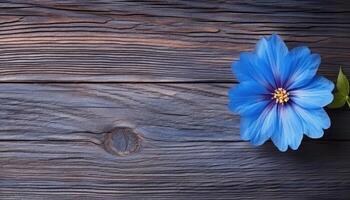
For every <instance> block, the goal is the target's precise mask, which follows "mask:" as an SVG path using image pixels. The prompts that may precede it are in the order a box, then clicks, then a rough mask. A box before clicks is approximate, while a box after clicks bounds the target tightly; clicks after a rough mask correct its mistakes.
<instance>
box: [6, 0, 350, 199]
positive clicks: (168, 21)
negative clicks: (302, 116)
mask: <svg viewBox="0 0 350 200" xmlns="http://www.w3.org/2000/svg"><path fill="white" fill-rule="evenodd" d="M271 33H279V34H280V35H282V37H283V38H284V39H285V40H286V41H287V43H288V45H289V46H291V47H294V46H297V45H301V44H306V45H308V46H310V47H311V48H312V50H313V51H314V52H317V53H320V54H321V55H322V58H323V63H322V66H321V69H320V73H321V74H323V75H325V76H327V77H328V78H331V79H334V78H335V77H336V74H337V70H338V67H339V65H342V66H343V68H344V69H345V70H344V71H345V72H346V73H347V74H350V68H349V67H348V66H347V65H348V63H350V48H349V46H350V38H349V35H350V3H349V2H347V1H275V0H272V1H266V2H263V1H259V2H254V1H244V2H240V1H156V0H152V1H151V0H150V1H131V0H125V1H107V0H101V1H80V0H68V1H49V0H40V1H39V0H38V1H24V0H22V1H20V0H17V1H0V199H347V198H349V196H350V128H349V126H348V125H347V123H348V121H349V120H350V115H349V111H348V110H347V109H343V110H336V111H335V110H331V111H329V114H330V116H331V118H332V123H333V124H332V127H331V128H330V129H329V130H328V131H327V132H326V135H325V137H324V138H323V139H321V140H310V139H307V138H306V139H304V141H303V143H302V145H301V148H300V149H299V150H298V151H288V152H286V153H280V152H278V151H277V150H276V148H275V147H274V146H273V145H272V143H271V142H267V143H266V144H265V145H263V146H261V147H253V146H251V145H250V144H249V143H247V142H243V141H241V140H240V138H239V117H238V116H235V115H233V114H231V113H230V112H229V111H228V110H227V101H228V99H227V89H228V88H229V87H230V86H232V85H233V82H235V78H234V77H233V76H232V75H231V72H230V64H231V62H232V60H235V59H237V58H238V55H239V52H241V51H246V50H251V49H253V48H254V43H255V42H256V41H257V40H258V39H259V37H260V36H262V35H269V34H271ZM161 82H163V83H161ZM180 82H186V83H180Z"/></svg>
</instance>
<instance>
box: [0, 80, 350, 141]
mask: <svg viewBox="0 0 350 200" xmlns="http://www.w3.org/2000/svg"><path fill="white" fill-rule="evenodd" d="M230 86H231V84H215V83H212V84H105V85H101V84H1V85H0V94H1V95H0V105H1V106H0V140H12V139H14V140H15V139H18V138H22V137H24V138H26V139H27V140H36V139H38V138H41V139H48V140H50V139H56V138H57V137H59V138H60V139H71V138H72V137H73V138H77V139H84V138H85V137H86V134H87V133H89V134H91V135H95V136H96V137H97V136H100V135H102V134H103V133H106V132H108V131H111V130H113V129H115V128H118V127H130V128H132V129H134V130H135V131H136V132H141V133H142V134H143V135H145V136H147V137H150V138H159V137H167V138H168V139H167V140H172V141H175V140H176V141H198V140H200V141H237V140H240V137H239V117H238V116H236V115H233V114H232V113H230V112H229V110H228V108H227V104H228V97H227V91H228V88H229V87H230ZM330 116H331V118H332V121H333V126H332V128H331V129H330V130H329V131H328V132H327V134H326V135H327V137H326V139H337V140H346V139H350V137H349V135H350V132H349V131H350V130H348V129H344V125H345V124H346V121H348V120H349V116H350V115H349V112H348V111H347V110H333V111H332V112H330Z"/></svg>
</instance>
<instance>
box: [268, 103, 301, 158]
mask: <svg viewBox="0 0 350 200" xmlns="http://www.w3.org/2000/svg"><path fill="white" fill-rule="evenodd" d="M278 115H279V116H278V120H279V123H278V130H277V131H276V132H275V133H274V134H273V135H272V137H271V139H272V142H273V143H274V144H275V145H276V146H277V148H278V149H279V150H280V151H283V152H284V151H286V150H287V149H288V145H289V146H290V147H291V148H292V149H293V150H296V149H298V147H299V145H300V143H301V140H302V139H303V126H302V123H301V120H300V118H299V116H298V115H297V113H296V112H295V110H294V109H293V107H292V106H291V105H290V104H288V105H284V106H279V107H278Z"/></svg>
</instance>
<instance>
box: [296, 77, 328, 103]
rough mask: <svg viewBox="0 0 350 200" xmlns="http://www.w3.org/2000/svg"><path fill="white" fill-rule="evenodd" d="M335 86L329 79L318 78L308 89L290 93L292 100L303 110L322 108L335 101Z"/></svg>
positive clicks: (313, 80)
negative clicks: (333, 91)
mask: <svg viewBox="0 0 350 200" xmlns="http://www.w3.org/2000/svg"><path fill="white" fill-rule="evenodd" d="M333 89H334V84H333V83H332V82H331V81H329V80H328V79H326V78H324V77H321V76H316V77H315V78H313V79H312V80H311V81H310V83H309V84H308V85H307V86H306V87H302V88H300V89H296V90H292V91H290V95H291V100H292V101H293V102H295V103H296V104H298V105H299V106H301V107H303V108H310V109H312V108H320V107H324V106H326V105H328V104H329V103H331V102H332V100H333V95H332V90H333Z"/></svg>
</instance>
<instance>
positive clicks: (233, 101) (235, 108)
mask: <svg viewBox="0 0 350 200" xmlns="http://www.w3.org/2000/svg"><path fill="white" fill-rule="evenodd" d="M267 94H268V91H267V90H266V89H265V88H264V87H261V86H260V85H258V84H257V83H254V82H242V83H240V84H238V85H236V86H234V87H232V88H231V89H230V90H229V99H230V103H229V108H230V110H231V111H232V112H234V113H237V114H240V115H243V116H248V115H256V114H259V113H260V112H261V111H262V110H263V109H264V108H265V107H266V105H267V104H268V103H269V101H268V100H269V99H267V97H266V95H267Z"/></svg>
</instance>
